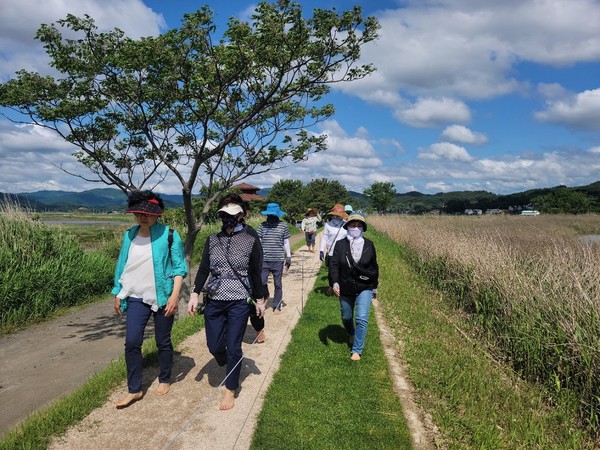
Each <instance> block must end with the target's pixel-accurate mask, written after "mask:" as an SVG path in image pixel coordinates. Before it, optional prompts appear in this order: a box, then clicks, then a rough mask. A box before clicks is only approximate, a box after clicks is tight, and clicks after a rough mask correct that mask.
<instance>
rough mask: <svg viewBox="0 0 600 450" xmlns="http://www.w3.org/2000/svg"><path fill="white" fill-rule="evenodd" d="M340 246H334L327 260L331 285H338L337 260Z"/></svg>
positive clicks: (338, 267) (338, 270) (338, 269)
mask: <svg viewBox="0 0 600 450" xmlns="http://www.w3.org/2000/svg"><path fill="white" fill-rule="evenodd" d="M341 247H342V246H341V245H336V246H335V248H334V249H333V255H332V256H331V258H330V260H329V276H330V277H331V281H332V284H334V283H339V279H340V265H339V259H340V255H341V253H342V251H341Z"/></svg>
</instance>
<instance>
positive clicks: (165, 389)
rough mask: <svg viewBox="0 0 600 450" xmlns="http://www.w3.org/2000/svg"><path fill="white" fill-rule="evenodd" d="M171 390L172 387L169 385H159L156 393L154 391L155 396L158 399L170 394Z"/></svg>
mask: <svg viewBox="0 0 600 450" xmlns="http://www.w3.org/2000/svg"><path fill="white" fill-rule="evenodd" d="M170 388H171V385H170V384H169V383H158V387H157V388H156V391H154V395H156V396H157V397H162V396H163V395H165V394H168V393H169V389H170Z"/></svg>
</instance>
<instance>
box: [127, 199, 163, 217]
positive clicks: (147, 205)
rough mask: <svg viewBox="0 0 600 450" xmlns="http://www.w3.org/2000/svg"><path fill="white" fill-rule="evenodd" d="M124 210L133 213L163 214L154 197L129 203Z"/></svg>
mask: <svg viewBox="0 0 600 450" xmlns="http://www.w3.org/2000/svg"><path fill="white" fill-rule="evenodd" d="M125 212H126V213H133V214H146V215H147V216H162V215H163V214H164V211H163V209H162V208H161V207H160V204H159V203H158V200H156V199H154V198H153V199H150V200H144V201H141V202H139V203H136V204H135V205H131V206H130V207H129V208H128V209H127V210H126V211H125Z"/></svg>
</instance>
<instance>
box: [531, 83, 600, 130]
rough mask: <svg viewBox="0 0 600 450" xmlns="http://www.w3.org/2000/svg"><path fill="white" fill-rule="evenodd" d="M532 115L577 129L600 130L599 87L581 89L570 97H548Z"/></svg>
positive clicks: (543, 120) (538, 118) (542, 120)
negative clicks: (544, 106) (543, 105)
mask: <svg viewBox="0 0 600 450" xmlns="http://www.w3.org/2000/svg"><path fill="white" fill-rule="evenodd" d="M534 117H535V118H536V119H537V120H539V121H541V122H549V123H554V124H559V125H563V126H566V127H569V128H574V129H577V130H589V131H600V120H598V118H599V117H600V89H592V90H587V91H583V92H580V93H577V94H574V95H571V96H570V97H567V98H563V96H561V97H560V98H559V99H556V98H555V97H550V98H548V100H547V102H546V108H545V109H544V110H543V111H538V112H536V113H535V114H534Z"/></svg>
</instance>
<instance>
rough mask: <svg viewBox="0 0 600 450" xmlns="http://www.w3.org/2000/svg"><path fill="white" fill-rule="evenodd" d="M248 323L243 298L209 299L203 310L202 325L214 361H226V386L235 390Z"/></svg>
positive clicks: (238, 379) (246, 306)
mask: <svg viewBox="0 0 600 450" xmlns="http://www.w3.org/2000/svg"><path fill="white" fill-rule="evenodd" d="M247 324H248V304H247V303H246V299H243V300H232V301H220V300H211V301H209V302H208V303H207V304H206V309H205V310H204V329H205V330H206V344H207V345H208V351H209V352H210V353H211V354H212V355H213V356H214V357H215V360H216V361H217V364H219V365H220V366H224V365H225V364H227V379H226V380H225V387H227V389H229V390H231V391H235V390H236V389H237V388H238V387H239V385H240V371H241V369H242V364H241V361H240V360H241V359H242V357H243V356H244V355H243V353H242V339H244V333H245V332H246V325H247Z"/></svg>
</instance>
